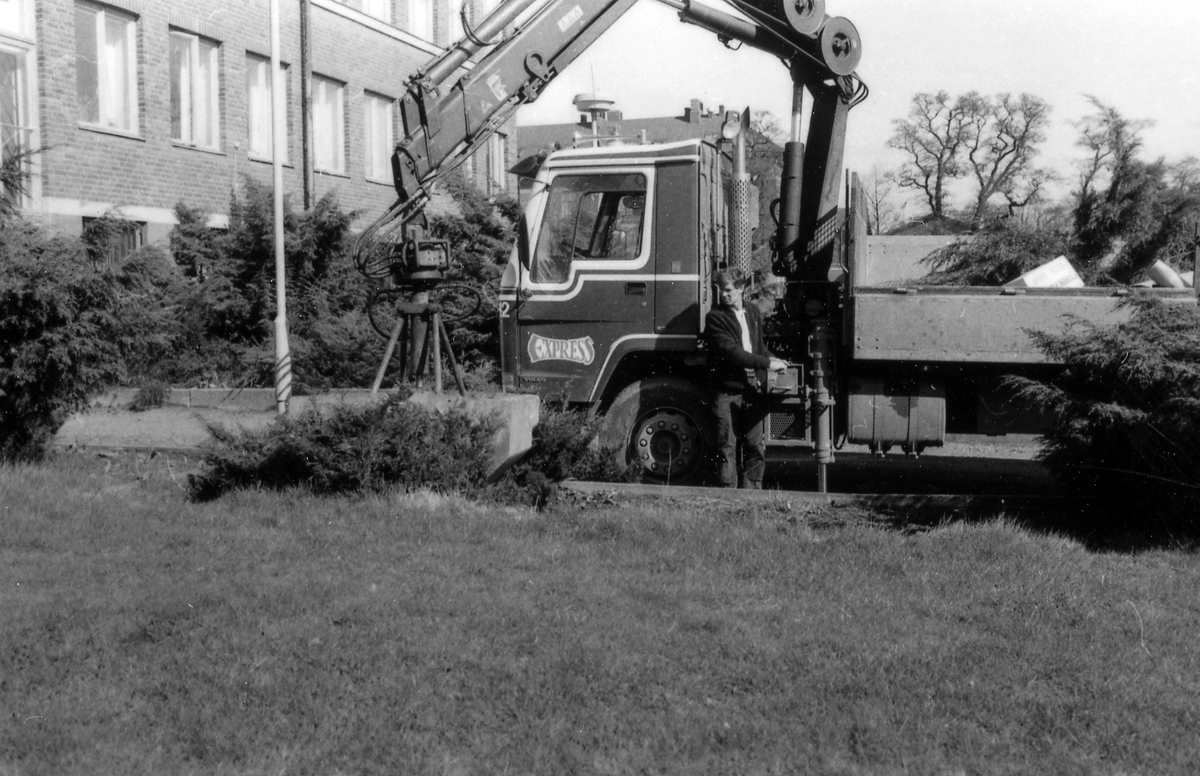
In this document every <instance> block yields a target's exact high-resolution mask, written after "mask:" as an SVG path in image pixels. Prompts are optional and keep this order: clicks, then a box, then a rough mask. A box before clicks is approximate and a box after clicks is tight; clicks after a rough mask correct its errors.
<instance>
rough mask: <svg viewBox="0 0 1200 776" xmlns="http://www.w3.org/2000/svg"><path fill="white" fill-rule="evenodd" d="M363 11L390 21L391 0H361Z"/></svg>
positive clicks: (389, 22)
mask: <svg viewBox="0 0 1200 776" xmlns="http://www.w3.org/2000/svg"><path fill="white" fill-rule="evenodd" d="M362 9H363V13H365V14H366V15H368V16H374V17H375V18H376V19H382V20H383V21H385V22H387V23H388V24H391V23H392V0H363V4H362Z"/></svg>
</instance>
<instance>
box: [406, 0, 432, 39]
mask: <svg viewBox="0 0 1200 776" xmlns="http://www.w3.org/2000/svg"><path fill="white" fill-rule="evenodd" d="M434 5H435V3H434V0H408V19H407V20H406V22H405V25H404V29H405V31H406V32H409V33H411V34H413V35H415V36H417V37H418V38H420V39H421V40H427V41H430V42H433V39H434V37H435V35H436V24H435V19H434V17H435V16H436V11H435V9H434ZM418 7H419V8H421V9H422V13H421V14H420V19H421V29H417V22H416V20H417V18H418V15H417V13H416V9H417V8H418Z"/></svg>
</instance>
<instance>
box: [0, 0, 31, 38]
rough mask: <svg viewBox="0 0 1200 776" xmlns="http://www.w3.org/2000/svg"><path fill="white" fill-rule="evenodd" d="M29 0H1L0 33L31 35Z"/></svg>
mask: <svg viewBox="0 0 1200 776" xmlns="http://www.w3.org/2000/svg"><path fill="white" fill-rule="evenodd" d="M32 5H33V4H32V3H30V2H29V0H0V33H8V34H10V35H20V36H22V37H30V36H31V33H30V25H29V19H30V11H31V10H32Z"/></svg>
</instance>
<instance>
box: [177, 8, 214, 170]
mask: <svg viewBox="0 0 1200 776" xmlns="http://www.w3.org/2000/svg"><path fill="white" fill-rule="evenodd" d="M179 39H186V41H187V51H188V65H189V68H190V71H191V77H190V79H189V80H190V81H191V83H190V84H188V85H187V96H188V97H190V98H191V99H190V100H188V101H187V102H190V104H188V105H186V106H185V100H184V96H185V95H184V93H183V89H182V86H183V84H181V83H180V82H179V79H177V78H176V77H175V72H174V67H175V59H174V55H175V52H174V49H173V48H170V47H172V46H173V44H174V43H175V41H176V40H179ZM168 47H169V58H170V65H169V67H170V68H171V74H170V80H171V140H172V142H174V143H176V144H177V145H185V146H189V147H192V148H205V149H209V150H213V151H216V150H220V148H221V48H222V46H221V42H220V41H216V40H213V39H211V38H206V37H204V36H203V35H197V34H195V33H193V32H188V31H186V30H181V29H176V28H174V27H173V28H171V29H170V31H169V36H168ZM205 66H207V67H208V68H209V72H208V75H207V78H205V76H204V74H203V72H202V70H203V68H204V67H205ZM180 76H181V78H182V73H181V74H180ZM198 86H200V87H206V88H205V91H207V92H208V94H207V102H208V104H209V105H211V106H212V109H211V111H210V114H211V115H209V116H208V118H207V120H206V121H204V120H201V121H200V122H199V123H198V122H197V118H196V116H197V113H198V111H197V110H196V105H197V99H196V97H197V94H198V92H199V89H197V87H198ZM177 90H178V92H179V100H178V109H179V112H180V115H179V116H178V122H179V127H180V131H179V132H178V133H176V131H175V125H176V118H177V117H176V115H175V111H176V99H175V97H176V92H177ZM201 104H202V103H201ZM185 119H188V120H187V121H185ZM185 125H186V126H187V129H184V127H185ZM198 126H204V129H205V130H207V132H208V134H209V136H210V137H211V142H204V141H203V140H196V135H197V131H196V130H197V127H198Z"/></svg>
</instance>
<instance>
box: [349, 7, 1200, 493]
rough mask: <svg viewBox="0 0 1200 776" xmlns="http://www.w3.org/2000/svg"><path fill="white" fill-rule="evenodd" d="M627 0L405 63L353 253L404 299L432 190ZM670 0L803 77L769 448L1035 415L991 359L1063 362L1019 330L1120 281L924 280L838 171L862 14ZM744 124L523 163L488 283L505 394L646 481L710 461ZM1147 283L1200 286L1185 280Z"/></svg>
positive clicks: (432, 244)
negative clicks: (496, 269) (495, 302)
mask: <svg viewBox="0 0 1200 776" xmlns="http://www.w3.org/2000/svg"><path fill="white" fill-rule="evenodd" d="M633 2H634V0H549V2H547V3H545V4H544V5H542V6H541V7H540V8H538V9H536V11H534V12H532V13H531V14H528V13H526V12H527V11H528V10H530V9H529V8H528V7H529V5H530V3H531V0H507V2H505V3H502V4H501V5H500V6H498V7H497V9H496V10H495V11H494V12H493V14H492V15H491V16H489V17H488V19H486V20H485V21H484V22H483V23H482V24H481V25H480V28H478V29H477V30H474V31H472V32H470V33H469V34H468V36H467V38H466V39H465V40H464V41H462V42H460V43H459V44H458V45H457V46H456V47H454V48H452V49H450V50H449V51H448V52H446V53H445V54H443V55H441V56H439V57H437V58H435V60H434V61H433V62H431V63H430V65H429V66H427V67H426V68H423V69H422V70H420V71H418V72H417V74H416V75H414V77H413V78H411V79H410V81H409V83H408V86H407V89H406V96H405V98H404V100H403V103H402V111H401V112H402V117H403V120H404V127H405V137H404V138H403V139H402V140H401V141H400V143H399V144H398V145H397V149H396V154H395V155H394V157H393V170H394V173H395V179H396V190H397V193H398V194H399V199H398V201H397V204H396V206H395V207H393V209H392V210H391V211H389V213H388V214H385V216H384V217H383V218H381V219H380V220H379V221H377V222H376V223H375V224H373V225H372V226H371V227H369V228H368V230H366V231H365V232H364V235H363V237H361V238H360V241H359V245H358V247H356V256H357V257H358V258H357V260H358V263H359V267H360V269H362V270H364V272H365V273H366V274H368V275H372V276H376V277H383V276H388V277H390V278H391V279H392V281H393V282H395V283H397V284H399V285H401V286H405V287H408V288H411V289H412V290H413V291H414V292H415V293H417V294H420V293H423V292H424V291H426V290H428V289H429V288H432V287H433V286H434V285H436V282H437V281H438V278H439V277H440V276H441V273H442V272H444V270H445V268H446V267H447V266H448V264H449V261H450V259H449V257H448V255H447V248H446V246H445V245H442V244H439V243H438V241H436V240H432V239H430V238H429V237H428V235H427V232H426V225H425V222H424V217H423V208H424V204H425V203H426V202H427V201H428V198H429V195H430V191H431V189H432V187H433V186H434V185H436V183H437V181H438V180H439V179H440V178H441V177H442V176H444V175H445V174H447V173H448V172H449V171H450V170H452V169H453V168H454V167H455V166H457V164H459V163H461V161H462V160H463V159H465V158H466V156H468V155H469V154H470V153H472V152H473V151H474V150H475V149H476V148H478V147H480V145H481V144H482V143H483V142H485V141H486V139H487V137H489V136H490V134H492V133H494V132H495V131H496V129H497V128H498V127H499V126H500V125H501V124H502V123H503V122H504V121H506V120H508V118H509V117H511V115H512V113H513V111H515V110H516V108H517V107H519V106H520V105H522V104H525V103H527V102H530V101H532V100H534V99H536V98H537V96H538V95H539V94H540V92H541V90H542V89H543V88H544V86H545V85H546V84H547V83H548V82H549V81H550V80H552V78H553V77H554V76H555V75H556V74H557V73H558V72H559V71H560V70H561V69H562V68H563V67H565V66H566V65H567V64H569V62H570V61H572V60H573V59H574V58H575V57H576V56H578V54H579V53H581V52H582V51H583V50H584V49H585V48H586V46H587V45H590V43H592V42H593V41H595V40H596V39H597V38H598V37H599V36H600V35H601V34H603V32H604V31H605V30H607V29H608V27H609V26H611V24H612V23H613V22H614V21H615V20H616V19H617V18H619V17H620V15H622V14H623V13H624V12H625V11H626V10H628V8H629V7H630V6H631V5H632V3H633ZM666 2H667V3H668V4H669V5H671V6H672V7H674V8H676V10H678V12H679V15H680V18H681V20H683V21H684V22H688V23H691V24H695V25H697V26H700V27H702V28H705V29H707V30H709V31H711V32H713V33H715V34H717V35H718V36H719V37H720V38H721V39H722V40H723V41H725V42H727V43H729V42H737V43H740V44H742V45H750V46H752V47H756V48H761V49H764V50H767V51H770V52H771V53H773V54H776V55H777V56H778V57H779V58H780V59H781V61H782V62H783V63H784V64H785V66H787V67H788V69H789V72H790V74H791V76H792V82H793V94H792V95H791V97H792V105H793V111H792V116H791V134H790V136H789V139H788V140H787V141H786V142H785V143H784V147H783V155H782V174H781V179H780V187H779V188H780V198H779V201H778V202H776V203H774V204H773V207H772V212H773V213H774V214H775V215H776V227H775V234H774V235H773V236H772V240H771V244H772V248H773V260H772V270H773V273H774V274H775V275H776V276H777V277H778V278H779V280H780V283H779V285H778V288H777V289H776V291H777V293H776V298H775V299H774V301H773V307H774V310H773V313H774V314H773V315H771V316H769V318H768V322H767V339H768V345H769V347H770V349H771V350H772V351H773V352H774V353H776V354H777V355H779V356H780V357H781V358H783V359H785V360H787V361H788V362H789V363H790V364H791V365H792V366H791V367H789V369H788V370H787V371H786V372H784V373H782V374H781V375H779V376H778V377H777V378H775V379H774V380H773V382H772V384H771V385H770V386H769V389H768V397H769V399H770V401H771V412H770V414H769V415H768V417H767V419H766V420H765V421H764V423H765V429H764V431H765V434H764V438H765V440H766V442H767V444H768V446H773V447H800V448H806V449H809V450H811V452H812V455H813V458H814V461H815V464H816V466H817V474H818V477H817V482H818V488H819V489H820V490H822V491H823V490H825V487H826V469H827V467H828V466H829V465H830V464H832V463H833V462H834V460H835V451H836V450H837V449H840V448H842V447H843V446H844V445H856V446H861V447H863V448H865V449H868V450H871V451H874V452H876V453H878V454H882V453H885V452H887V451H888V450H889V449H891V448H898V449H900V450H902V451H903V452H905V453H906V454H909V455H919V454H920V453H921V452H922V451H923V450H924V449H926V448H929V447H936V446H939V445H942V444H944V442H945V440H946V437H947V434H948V433H988V434H995V433H1020V432H1027V433H1029V432H1035V431H1037V430H1038V429H1039V427H1040V423H1041V422H1042V418H1040V416H1039V415H1038V413H1037V412H1036V408H1021V407H1017V406H1014V404H1013V402H1012V401H1011V397H1010V396H1007V395H1006V394H1005V392H1004V391H1003V389H1002V387H1001V378H1002V377H1003V376H1004V375H1008V374H1024V375H1031V376H1046V375H1049V374H1052V373H1053V371H1054V370H1055V368H1056V366H1057V365H1056V364H1054V363H1052V362H1051V361H1050V360H1049V359H1048V358H1047V356H1046V355H1045V354H1043V353H1041V352H1040V351H1039V350H1038V349H1037V348H1036V347H1035V346H1034V344H1033V342H1032V339H1031V337H1030V332H1031V331H1034V330H1041V331H1051V332H1053V331H1059V330H1061V329H1062V328H1063V327H1064V326H1065V325H1066V322H1067V321H1069V320H1071V319H1083V320H1088V321H1097V322H1115V321H1117V320H1120V318H1121V316H1122V315H1124V311H1123V309H1122V308H1121V306H1120V305H1119V304H1117V303H1118V302H1119V301H1120V299H1121V297H1122V295H1124V294H1127V293H1128V290H1127V289H1112V288H1083V289H1038V288H1013V287H1003V288H991V287H989V288H974V287H972V288H945V287H924V286H922V285H921V284H920V279H919V277H903V276H898V275H897V271H896V270H897V266H899V265H904V266H910V265H911V264H912V262H911V261H905V260H903V259H902V258H898V257H897V250H898V248H897V244H895V243H894V242H893V243H892V244H888V243H887V242H886V241H881V239H880V238H876V237H873V236H869V235H868V234H867V229H866V224H865V219H864V217H863V208H862V207H861V203H863V202H864V200H863V197H862V194H861V192H860V190H859V188H858V185H857V181H856V179H855V178H854V176H844V175H843V170H842V162H843V151H844V139H845V130H846V123H847V120H848V115H849V112H850V110H851V109H852V108H853V106H854V105H856V104H857V103H858V102H859V101H861V100H862V99H863V98H864V97H865V96H866V91H867V90H866V87H865V84H863V82H862V81H861V80H860V79H859V78H858V76H857V74H856V73H855V69H856V67H857V65H858V62H859V59H860V57H861V49H862V44H861V41H860V39H859V37H858V33H857V31H856V30H855V29H854V27H853V24H851V23H850V22H849V21H847V20H845V19H841V18H838V17H829V16H827V15H826V14H825V8H824V3H823V2H820V1H819V0H815V1H814V2H801V3H795V2H789V1H788V0H778V1H776V0H734V3H733V5H734V6H735V7H736V8H738V10H740V11H741V12H742V13H743V14H744V16H745V17H746V18H740V17H735V16H733V15H730V14H726V13H724V12H721V11H718V10H716V9H713V8H709V7H707V6H702V5H697V4H693V3H691V2H689V0H666ZM523 14H524V16H523ZM518 17H520V19H521V20H520V21H519V22H518V23H517V24H516V25H515V26H513V25H514V21H515V20H518ZM504 31H507V34H506V35H505V37H504V38H503V40H502V42H500V43H499V44H497V45H495V46H494V48H493V49H492V50H491V51H489V52H488V53H487V54H486V55H484V56H482V57H481V58H480V59H479V60H478V62H477V63H476V64H475V65H474V67H473V68H472V69H471V70H470V72H469V73H468V74H467V75H465V76H463V77H461V78H459V79H458V80H457V81H454V82H453V83H449V81H450V78H451V76H452V75H453V74H454V73H455V72H457V70H458V68H460V67H461V66H462V65H463V64H464V63H465V62H467V61H468V60H469V59H470V58H471V57H472V56H474V55H475V54H477V53H478V52H479V51H480V50H481V49H482V48H483V47H484V46H485V45H487V44H486V42H487V41H489V40H492V38H493V36H495V35H497V34H499V33H501V32H504ZM736 123H737V122H731V124H736ZM744 131H745V128H744V126H731V127H730V128H729V132H727V133H725V134H726V135H727V136H728V137H727V140H726V141H723V142H719V143H718V142H712V141H710V140H705V139H697V140H690V141H684V142H676V143H668V144H656V145H655V144H651V145H606V146H601V147H591V148H575V149H564V150H559V151H555V152H553V153H550V154H549V155H547V156H545V157H544V158H538V159H536V160H526V161H524V162H523V163H522V164H520V165H518V168H519V169H520V170H521V171H522V173H524V174H526V175H529V176H530V177H532V179H533V180H532V183H531V185H530V186H529V187H528V188H529V192H530V194H529V197H528V200H527V202H526V204H525V206H524V208H523V211H522V215H521V218H520V223H519V224H518V228H517V243H516V245H515V246H514V248H513V251H512V254H511V257H510V259H509V261H508V264H507V266H506V267H505V270H504V274H503V277H502V279H501V283H500V292H499V297H498V298H499V326H500V339H501V373H502V383H503V387H504V389H505V390H506V391H520V392H535V393H537V394H539V395H541V396H542V397H544V398H546V399H551V400H554V401H558V402H562V403H564V404H566V405H568V406H571V407H577V408H583V409H586V410H587V411H588V412H589V413H591V414H592V415H594V416H596V417H599V418H600V419H601V429H602V431H601V440H602V441H603V442H604V443H606V444H608V445H609V446H611V447H612V448H613V449H614V450H616V451H617V454H618V455H619V456H621V458H622V459H623V460H624V461H625V462H627V463H630V464H633V465H637V466H640V469H641V473H642V475H643V477H644V478H645V479H646V480H648V481H652V482H661V483H674V484H688V483H702V482H704V481H705V478H706V476H707V475H708V474H709V473H710V471H711V463H712V460H713V450H714V440H715V429H714V422H713V418H712V413H711V411H710V409H709V401H710V399H709V394H708V391H707V389H706V387H705V374H706V361H707V358H706V353H705V348H704V340H703V325H704V320H705V315H706V313H707V312H708V310H709V309H710V308H711V307H712V305H713V304H714V296H713V289H712V284H711V278H712V275H713V273H714V271H715V270H717V269H719V268H722V267H738V268H742V269H747V268H748V266H749V233H750V229H751V226H752V223H753V222H752V219H751V212H750V211H751V209H752V208H751V207H750V205H749V203H750V201H751V199H752V197H751V196H750V194H749V192H748V186H749V184H748V175H747V174H746V172H745V169H744V166H743V165H741V164H739V160H740V158H741V157H740V154H739V149H740V146H739V145H738V143H739V141H740V140H741V139H742V138H744ZM900 239H903V238H900ZM900 275H903V273H900ZM1154 293H1160V294H1163V295H1165V296H1167V297H1169V298H1171V299H1172V300H1173V301H1181V302H1186V303H1192V304H1194V303H1195V302H1196V299H1195V292H1194V291H1190V290H1156V291H1155V292H1154Z"/></svg>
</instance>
